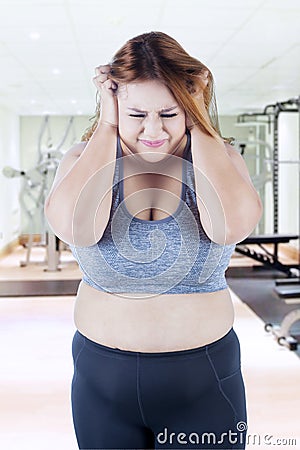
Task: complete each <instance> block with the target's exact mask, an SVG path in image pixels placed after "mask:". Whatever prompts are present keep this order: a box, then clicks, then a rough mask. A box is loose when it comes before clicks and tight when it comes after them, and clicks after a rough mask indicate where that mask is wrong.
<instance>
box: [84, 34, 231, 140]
mask: <svg viewBox="0 0 300 450" xmlns="http://www.w3.org/2000/svg"><path fill="white" fill-rule="evenodd" d="M110 67H111V69H110V74H109V77H110V78H111V79H112V80H113V81H115V82H116V83H117V84H118V83H131V82H137V81H146V80H157V81H160V82H162V83H163V84H164V85H165V86H166V87H168V89H169V90H170V92H171V93H172V95H173V96H174V98H175V100H176V101H177V103H178V105H179V106H180V107H181V108H182V109H183V110H184V111H185V113H186V114H187V116H188V117H189V118H190V120H191V122H192V123H193V124H194V125H197V126H200V127H201V129H202V130H203V131H204V132H206V133H207V134H209V135H211V136H214V135H215V134H216V133H217V134H218V135H219V136H221V133H220V128H219V122H218V114H217V105H216V100H215V94H214V80H213V76H212V74H211V72H210V70H209V69H208V68H207V67H206V66H205V65H204V64H202V63H201V62H200V61H198V60H197V59H196V58H194V57H192V56H190V55H189V54H188V53H187V52H186V51H185V50H184V49H183V48H182V46H181V45H180V44H179V43H178V42H177V41H176V40H175V39H173V38H172V37H170V36H168V35H167V34H165V33H163V32H159V31H156V32H154V31H152V32H149V33H144V34H141V35H139V36H136V37H134V38H132V39H130V40H129V41H127V42H126V43H125V44H124V45H123V47H121V49H120V50H119V51H118V52H117V53H116V54H115V56H114V57H113V59H112V61H111V63H110ZM205 71H207V72H208V84H207V86H206V87H205V89H204V91H203V98H204V104H205V108H206V111H207V113H208V117H209V120H208V119H207V117H205V116H204V115H203V114H202V112H201V109H200V108H199V103H198V102H197V98H196V96H195V93H196V92H197V91H198V90H199V89H202V87H201V80H200V77H199V75H201V74H203V73H204V72H205ZM100 110H101V99H100V98H99V96H98V93H97V107H96V113H95V115H94V116H93V117H92V118H91V119H92V120H94V122H93V124H92V126H91V127H90V128H88V129H87V131H86V132H85V133H84V135H83V136H82V140H83V141H87V140H89V139H90V137H91V136H92V134H93V132H94V131H95V129H96V127H97V124H98V120H99V117H100ZM224 141H230V139H224Z"/></svg>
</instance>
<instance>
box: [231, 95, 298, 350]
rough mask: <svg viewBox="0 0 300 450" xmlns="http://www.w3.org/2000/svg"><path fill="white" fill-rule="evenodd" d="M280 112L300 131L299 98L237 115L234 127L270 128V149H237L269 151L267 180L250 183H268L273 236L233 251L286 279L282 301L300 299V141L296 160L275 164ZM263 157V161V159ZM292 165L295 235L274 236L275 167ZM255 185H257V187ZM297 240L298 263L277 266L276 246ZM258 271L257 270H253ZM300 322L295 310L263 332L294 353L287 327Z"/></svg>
mask: <svg viewBox="0 0 300 450" xmlns="http://www.w3.org/2000/svg"><path fill="white" fill-rule="evenodd" d="M282 112H293V113H298V116H299V130H300V96H298V97H296V98H292V99H289V100H287V101H285V102H277V103H275V104H271V105H267V106H266V107H265V109H264V111H263V112H261V113H260V112H258V113H248V114H241V115H239V116H238V123H237V124H245V125H247V124H249V125H250V124H251V122H249V119H251V120H252V121H253V120H255V122H256V123H259V121H260V122H261V123H264V124H265V125H266V126H268V129H269V131H270V130H271V129H272V128H273V147H272V146H270V144H268V143H267V142H261V141H251V142H248V141H241V142H240V143H239V144H240V149H241V154H242V155H244V153H245V149H246V146H247V145H248V144H250V145H251V144H253V143H259V144H262V145H263V146H264V147H265V148H268V149H269V155H264V158H263V159H264V160H263V163H264V164H267V167H268V168H269V169H270V168H271V177H270V170H267V171H266V173H264V172H263V173H262V174H261V177H260V178H258V179H255V178H254V179H253V183H254V185H255V187H257V188H260V187H261V186H263V185H264V184H265V183H266V182H268V181H270V179H271V180H272V187H273V216H274V221H273V234H267V235H263V234H257V235H255V234H254V235H251V236H249V237H248V238H246V239H244V240H243V241H242V242H240V243H238V244H237V246H236V251H237V252H238V253H240V254H243V255H245V256H248V257H250V258H252V259H254V260H256V261H259V262H261V263H262V264H263V265H264V266H265V267H268V268H274V269H276V270H279V271H281V272H283V273H285V274H286V275H287V278H286V279H281V280H276V281H275V286H276V287H275V288H274V291H275V292H276V293H277V294H278V296H280V297H283V298H296V297H299V298H300V239H299V238H300V138H299V158H298V159H297V160H292V161H289V160H286V161H284V160H279V152H278V150H279V145H278V131H279V129H278V128H279V127H278V121H279V115H280V113H282ZM266 156H267V157H266ZM285 163H292V164H296V165H297V166H298V168H299V171H298V172H299V175H298V184H299V189H298V196H299V197H298V198H299V208H298V214H299V224H298V226H299V231H298V234H280V233H278V203H279V202H278V181H279V166H280V164H285ZM257 181H259V182H260V183H261V185H260V184H259V183H257ZM294 239H295V240H296V239H299V241H298V242H299V253H298V263H297V264H283V263H282V262H280V260H279V257H278V246H279V244H280V243H288V242H289V241H291V240H294ZM250 244H257V245H258V246H259V247H260V248H261V249H262V250H263V253H260V252H257V251H255V250H253V249H250V248H249V247H248V245H250ZM263 244H273V253H272V252H270V251H269V250H267V249H266V248H265V247H264V246H263ZM254 267H255V268H256V267H259V266H254ZM299 319H300V309H296V310H294V311H292V312H290V313H289V314H287V315H286V316H285V317H284V319H283V321H282V323H281V325H280V326H277V325H272V324H270V323H268V324H266V325H265V330H266V331H268V332H272V334H273V335H274V336H275V337H276V338H277V342H278V343H279V344H280V345H285V346H287V347H288V348H289V349H290V350H296V349H297V346H298V343H297V341H296V340H295V339H294V338H293V337H292V336H290V334H289V330H290V328H291V326H292V325H293V324H294V323H295V322H297V321H298V320H299Z"/></svg>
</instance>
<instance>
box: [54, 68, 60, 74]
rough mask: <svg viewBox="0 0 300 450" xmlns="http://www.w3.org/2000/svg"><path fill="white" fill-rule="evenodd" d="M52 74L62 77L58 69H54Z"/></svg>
mask: <svg viewBox="0 0 300 450" xmlns="http://www.w3.org/2000/svg"><path fill="white" fill-rule="evenodd" d="M52 73H53V75H60V73H61V71H60V69H58V68H57V67H54V69H52Z"/></svg>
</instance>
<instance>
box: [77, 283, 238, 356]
mask: <svg viewBox="0 0 300 450" xmlns="http://www.w3.org/2000/svg"><path fill="white" fill-rule="evenodd" d="M233 318H234V312H233V305H232V300H231V296H230V292H229V290H228V289H224V290H220V291H215V292H209V293H193V294H164V295H151V296H149V294H144V295H141V294H135V293H133V294H129V293H126V294H111V293H107V292H102V291H98V290H96V289H94V288H93V287H91V286H89V285H87V284H86V283H85V282H81V284H80V286H79V289H78V294H77V298H76V302H75V311H74V321H75V325H76V327H77V329H78V330H79V331H80V332H81V333H82V334H83V335H84V336H86V337H87V338H89V339H91V340H92V341H94V342H97V343H99V344H103V345H106V346H109V347H113V348H115V347H117V348H119V349H123V350H132V351H144V352H160V351H176V350H187V349H190V348H196V347H199V346H202V345H207V344H209V343H211V342H214V341H215V340H217V339H220V338H221V337H223V336H224V335H225V334H226V333H227V332H228V331H229V330H230V328H231V327H232V324H233Z"/></svg>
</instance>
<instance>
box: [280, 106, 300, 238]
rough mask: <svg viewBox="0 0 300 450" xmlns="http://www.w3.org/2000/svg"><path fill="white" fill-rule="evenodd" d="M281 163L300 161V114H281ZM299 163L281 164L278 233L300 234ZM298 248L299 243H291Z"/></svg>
mask: <svg viewBox="0 0 300 450" xmlns="http://www.w3.org/2000/svg"><path fill="white" fill-rule="evenodd" d="M278 152H279V158H278V159H279V162H280V161H287V160H290V161H299V114H298V113H284V112H283V113H280V115H279V122H278ZM299 170H300V166H299V163H285V162H282V163H280V164H279V179H278V186H279V195H278V209H279V215H278V231H279V232H280V233H295V234H298V233H299V214H300V211H299V209H300V208H299V207H300V205H299ZM291 244H292V245H294V246H297V241H293V242H292V241H291Z"/></svg>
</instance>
